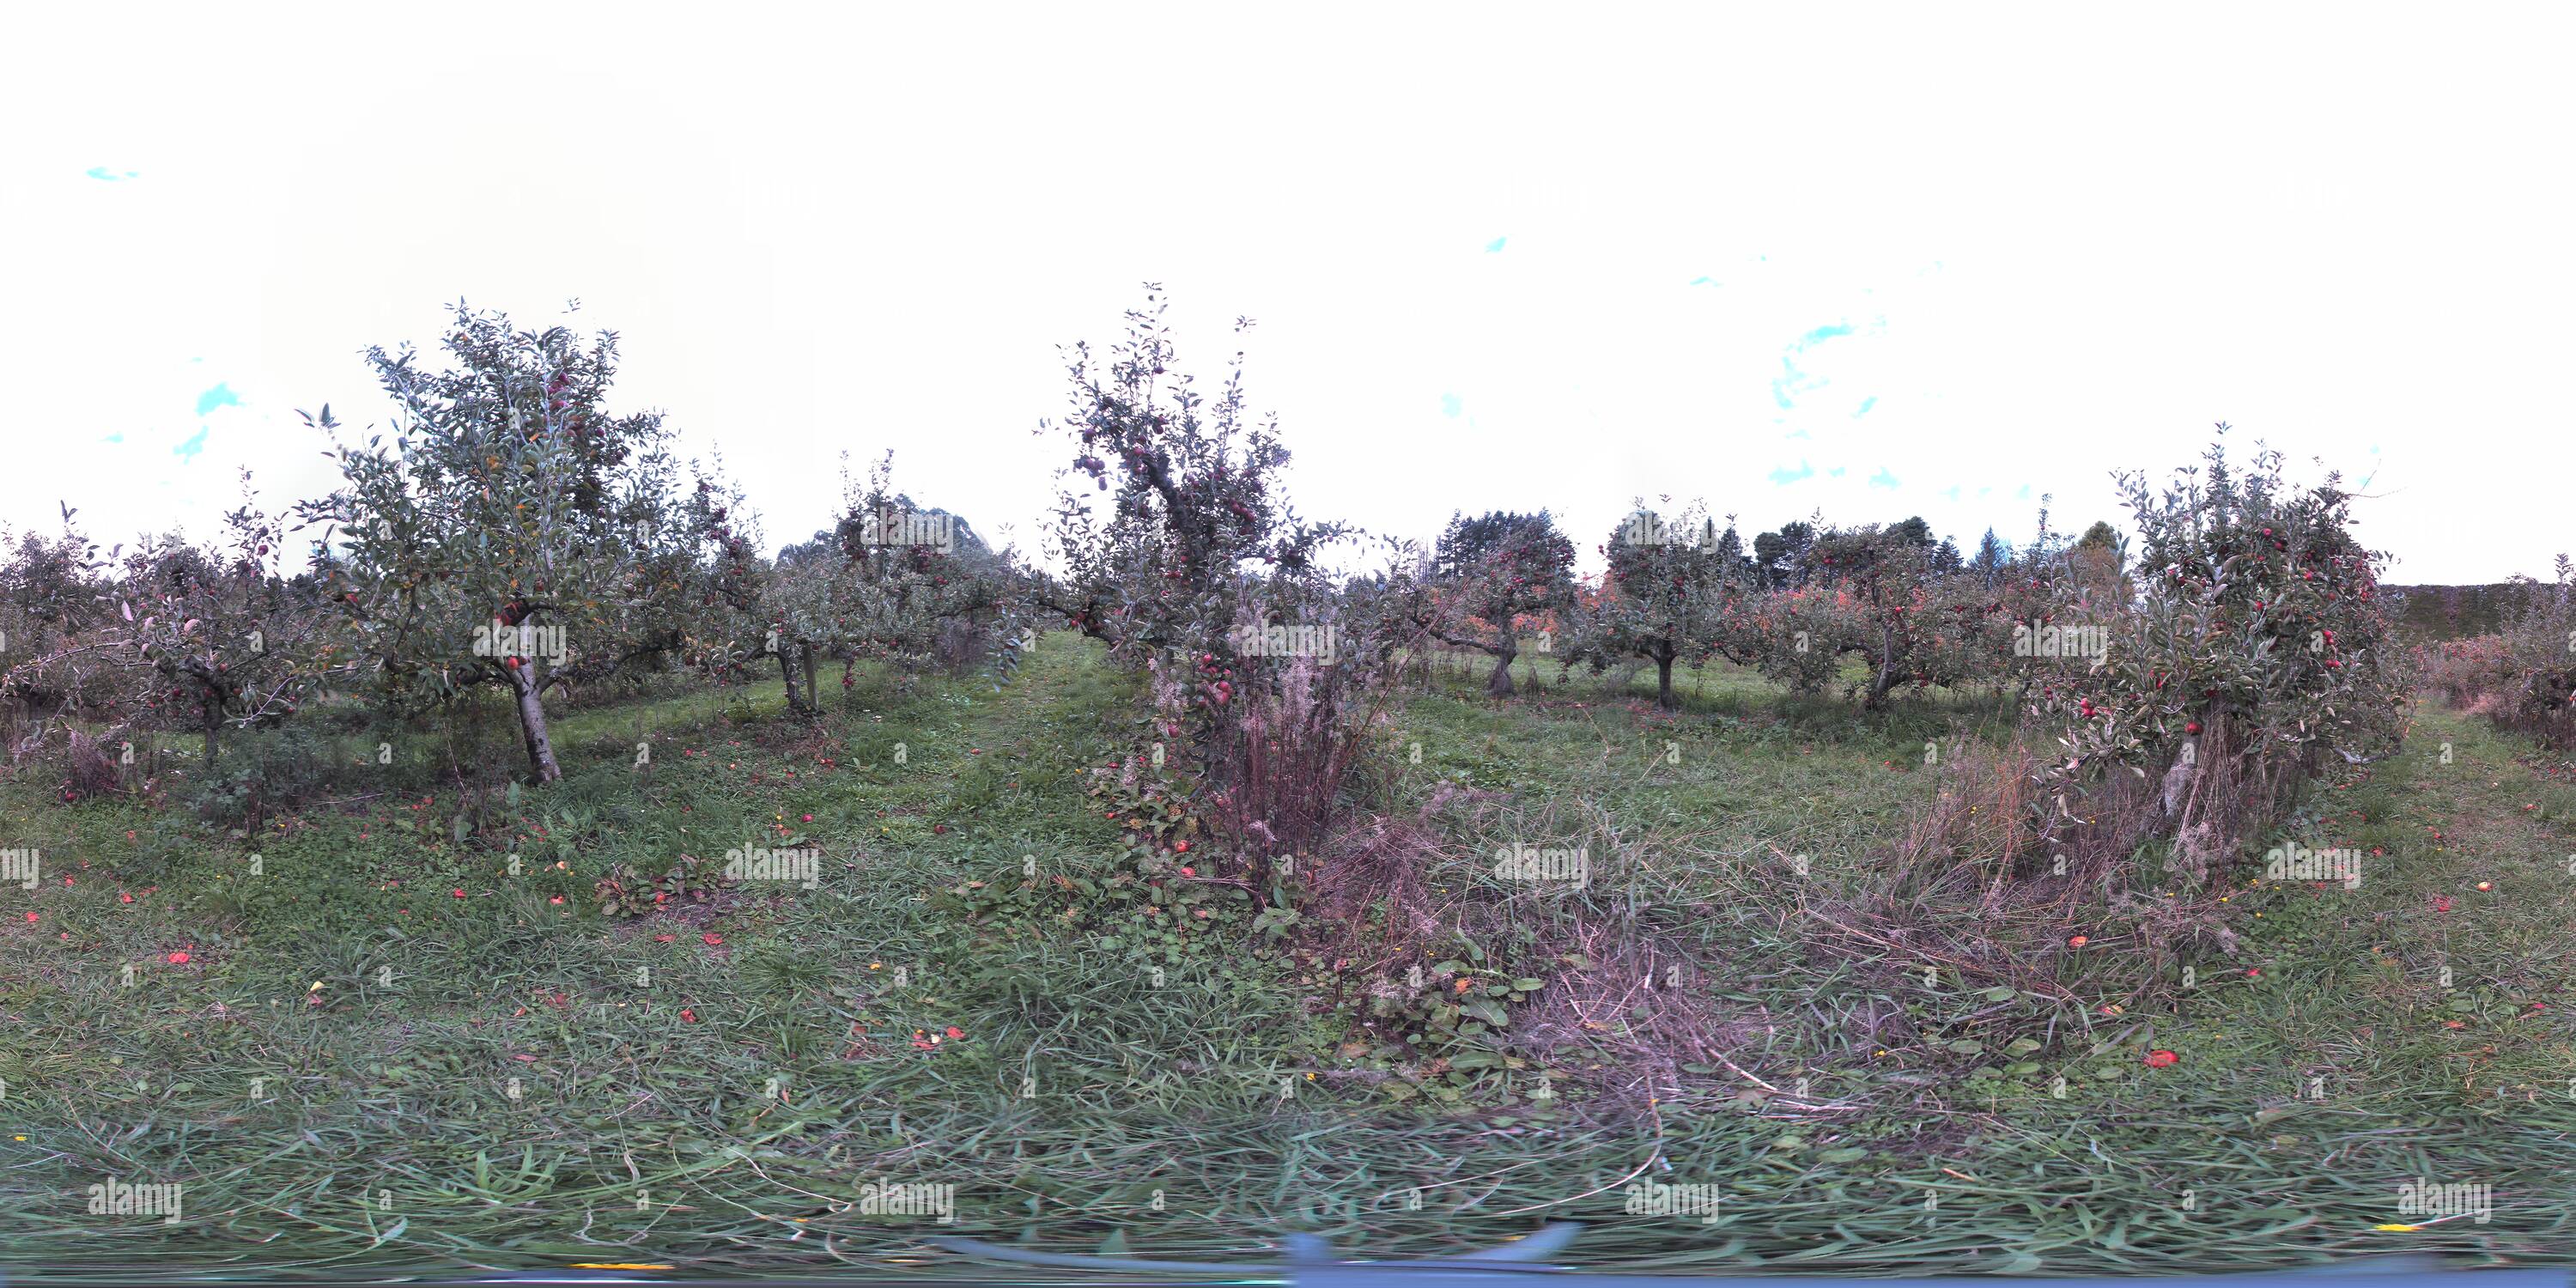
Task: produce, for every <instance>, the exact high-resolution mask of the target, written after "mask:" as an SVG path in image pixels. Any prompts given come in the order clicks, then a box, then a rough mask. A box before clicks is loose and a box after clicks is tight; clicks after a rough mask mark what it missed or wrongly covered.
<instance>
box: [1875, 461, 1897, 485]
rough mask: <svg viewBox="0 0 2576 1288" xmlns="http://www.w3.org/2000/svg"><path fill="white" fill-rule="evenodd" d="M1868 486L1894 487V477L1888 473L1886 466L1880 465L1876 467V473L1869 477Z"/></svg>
mask: <svg viewBox="0 0 2576 1288" xmlns="http://www.w3.org/2000/svg"><path fill="white" fill-rule="evenodd" d="M1869 485H1870V486H1871V487H1894V486H1896V476H1895V475H1894V474H1892V473H1889V472H1888V468H1887V467H1886V466H1884V465H1881V466H1879V467H1878V473H1876V474H1872V475H1870V476H1869Z"/></svg>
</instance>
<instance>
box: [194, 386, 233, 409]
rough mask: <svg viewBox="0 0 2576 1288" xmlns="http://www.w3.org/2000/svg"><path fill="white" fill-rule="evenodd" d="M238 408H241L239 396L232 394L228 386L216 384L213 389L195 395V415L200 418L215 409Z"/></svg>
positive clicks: (231, 389) (230, 387)
mask: <svg viewBox="0 0 2576 1288" xmlns="http://www.w3.org/2000/svg"><path fill="white" fill-rule="evenodd" d="M239 406H241V395H240V394H237V393H234V392H233V388H232V386H231V385H229V384H217V385H216V386H215V387H214V388H212V389H209V390H207V391H206V392H204V393H201V394H199V395H197V414H198V415H200V416H203V415H205V414H206V413H207V412H210V411H213V410H214V409H216V408H217V407H239Z"/></svg>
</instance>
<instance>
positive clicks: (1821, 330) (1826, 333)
mask: <svg viewBox="0 0 2576 1288" xmlns="http://www.w3.org/2000/svg"><path fill="white" fill-rule="evenodd" d="M1851 333H1852V329H1851V328H1850V327H1848V326H1845V325H1843V324H1842V323H1840V322H1836V323H1834V324H1833V325H1831V326H1820V327H1817V328H1816V329H1815V330H1813V331H1809V332H1808V333H1806V334H1805V335H1802V336H1799V337H1798V347H1799V348H1801V349H1804V348H1806V347H1807V346H1809V345H1815V344H1823V343H1824V342H1825V341H1827V340H1830V339H1833V338H1834V337H1835V336H1838V335H1850V334H1851Z"/></svg>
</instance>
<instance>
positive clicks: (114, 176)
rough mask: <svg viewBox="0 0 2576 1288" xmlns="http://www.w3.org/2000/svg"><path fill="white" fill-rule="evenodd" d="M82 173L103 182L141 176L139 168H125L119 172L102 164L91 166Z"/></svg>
mask: <svg viewBox="0 0 2576 1288" xmlns="http://www.w3.org/2000/svg"><path fill="white" fill-rule="evenodd" d="M84 173H86V174H88V175H89V177H90V178H93V179H97V180H100V181H102V182H105V183H122V182H124V181H125V180H127V179H139V178H142V177H143V172H142V171H140V170H126V171H123V172H119V171H115V170H110V169H108V168H107V167H106V166H103V165H94V166H91V167H90V168H89V169H88V170H87V171H85V172H84Z"/></svg>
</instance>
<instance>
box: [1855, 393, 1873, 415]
mask: <svg viewBox="0 0 2576 1288" xmlns="http://www.w3.org/2000/svg"><path fill="white" fill-rule="evenodd" d="M1877 405H1878V395H1876V394H1871V395H1870V396H1869V397H1867V398H1863V399H1861V400H1860V410H1859V411H1856V412H1853V413H1852V419H1853V420H1859V419H1860V418H1861V417H1863V416H1866V415H1868V414H1869V409H1870V408H1872V407H1875V406H1877Z"/></svg>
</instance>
